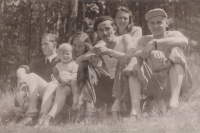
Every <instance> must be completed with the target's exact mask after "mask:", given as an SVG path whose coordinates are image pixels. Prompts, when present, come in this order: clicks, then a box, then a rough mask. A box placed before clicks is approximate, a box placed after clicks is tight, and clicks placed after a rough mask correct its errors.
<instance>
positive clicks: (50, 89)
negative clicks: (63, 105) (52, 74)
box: [40, 82, 58, 114]
mask: <svg viewBox="0 0 200 133" xmlns="http://www.w3.org/2000/svg"><path fill="white" fill-rule="evenodd" d="M57 86H58V85H57V84H56V83H54V82H50V83H48V85H47V88H46V90H45V93H44V96H43V98H42V107H41V110H40V114H43V113H45V114H47V113H49V111H50V109H51V107H52V105H53V101H54V98H55V92H56V88H57Z"/></svg>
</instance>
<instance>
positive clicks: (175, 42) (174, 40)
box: [155, 37, 188, 48]
mask: <svg viewBox="0 0 200 133" xmlns="http://www.w3.org/2000/svg"><path fill="white" fill-rule="evenodd" d="M155 40H156V42H157V45H158V46H170V47H172V46H179V47H182V48H185V47H187V45H188V39H187V38H186V37H168V38H162V39H155Z"/></svg>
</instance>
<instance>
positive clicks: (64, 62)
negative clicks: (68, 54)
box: [62, 59, 72, 64]
mask: <svg viewBox="0 0 200 133" xmlns="http://www.w3.org/2000/svg"><path fill="white" fill-rule="evenodd" d="M71 61H72V59H71V60H69V61H68V62H63V61H62V63H63V64H68V63H70V62H71Z"/></svg>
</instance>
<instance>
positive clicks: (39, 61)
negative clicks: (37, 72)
mask: <svg viewBox="0 0 200 133" xmlns="http://www.w3.org/2000/svg"><path fill="white" fill-rule="evenodd" d="M42 63H45V57H41V58H37V59H35V60H34V61H33V62H32V63H31V64H42Z"/></svg>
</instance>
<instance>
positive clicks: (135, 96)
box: [128, 75, 142, 117]
mask: <svg viewBox="0 0 200 133" xmlns="http://www.w3.org/2000/svg"><path fill="white" fill-rule="evenodd" d="M128 79H129V89H130V95H131V105H132V108H131V115H134V116H138V117H140V115H141V106H140V105H141V103H140V100H141V99H140V96H141V88H142V85H141V82H140V81H139V80H138V79H137V78H136V77H135V76H133V75H130V76H129V78H128Z"/></svg>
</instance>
